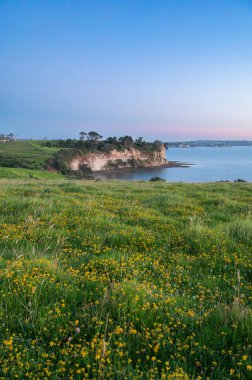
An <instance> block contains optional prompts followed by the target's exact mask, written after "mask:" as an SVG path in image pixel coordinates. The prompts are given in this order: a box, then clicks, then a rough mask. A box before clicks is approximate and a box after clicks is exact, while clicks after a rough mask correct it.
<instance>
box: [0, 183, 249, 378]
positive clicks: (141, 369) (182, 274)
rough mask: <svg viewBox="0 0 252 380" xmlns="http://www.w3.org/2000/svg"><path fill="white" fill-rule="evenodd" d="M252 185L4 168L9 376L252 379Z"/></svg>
mask: <svg viewBox="0 0 252 380" xmlns="http://www.w3.org/2000/svg"><path fill="white" fill-rule="evenodd" d="M251 191H252V186H251V185H250V184H243V183H241V184H240V183H236V184H231V183H221V184H205V185H191V184H190V185H188V184H166V183H161V182H160V183H159V182H145V183H134V182H131V183H127V182H124V183H120V182H113V181H112V182H104V181H102V182H92V183H90V182H86V181H82V182H75V181H71V182H69V181H66V180H59V181H55V180H54V181H45V180H43V181H39V180H36V182H35V181H32V180H29V181H22V182H21V181H19V182H18V181H8V182H7V181H6V180H5V181H2V182H1V184H0V209H1V220H0V247H1V252H2V254H1V258H0V275H1V289H0V302H1V307H0V335H1V340H0V356H1V369H0V378H1V379H6V378H9V379H14V378H19V379H26V378H27V379H28V378H31V379H35V378H36V379H54V380H56V379H62V380H64V379H74V380H75V379H85V378H89V379H106V378H107V379H170V380H174V379H184V380H186V379H187V380H189V379H190V380H191V379H205V380H207V379H211V380H214V379H215V380H217V379H219V380H222V379H251V374H252V361H251V334H252V314H251V302H252V288H251V276H252V264H251V251H252V238H251V226H252V219H251V215H252V202H251Z"/></svg>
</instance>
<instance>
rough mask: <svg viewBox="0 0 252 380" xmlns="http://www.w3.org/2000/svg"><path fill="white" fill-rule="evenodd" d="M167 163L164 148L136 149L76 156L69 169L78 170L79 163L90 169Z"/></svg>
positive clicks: (97, 169)
mask: <svg viewBox="0 0 252 380" xmlns="http://www.w3.org/2000/svg"><path fill="white" fill-rule="evenodd" d="M166 164H168V161H167V160H166V158H165V148H164V146H162V148H161V149H160V151H156V152H150V153H149V152H148V153H146V152H142V151H140V150H137V149H131V150H125V151H123V152H119V151H117V150H112V151H111V152H110V153H89V154H85V155H83V156H78V157H76V158H74V159H73V160H72V161H71V162H70V168H71V170H78V169H79V168H80V166H81V165H87V166H89V167H90V168H91V169H92V171H100V170H111V169H115V168H131V167H152V166H161V165H166Z"/></svg>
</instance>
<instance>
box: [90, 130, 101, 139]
mask: <svg viewBox="0 0 252 380" xmlns="http://www.w3.org/2000/svg"><path fill="white" fill-rule="evenodd" d="M87 137H88V140H94V141H99V140H101V139H102V136H101V135H100V134H99V133H97V132H94V131H92V132H88V134H87Z"/></svg>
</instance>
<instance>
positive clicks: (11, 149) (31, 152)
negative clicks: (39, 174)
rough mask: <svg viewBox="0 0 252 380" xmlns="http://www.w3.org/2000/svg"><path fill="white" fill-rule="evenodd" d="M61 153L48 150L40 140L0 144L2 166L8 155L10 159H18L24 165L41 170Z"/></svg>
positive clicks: (55, 149)
mask: <svg viewBox="0 0 252 380" xmlns="http://www.w3.org/2000/svg"><path fill="white" fill-rule="evenodd" d="M57 151H59V148H55V147H52V148H48V147H44V146H42V141H39V140H22V141H21V140H16V141H9V142H5V143H1V144H0V166H8V164H7V165H1V158H2V160H3V159H5V156H6V155H7V156H8V157H10V158H13V159H16V160H18V161H20V162H23V163H24V164H27V166H29V167H30V168H32V169H40V168H43V166H44V165H45V164H46V162H47V161H48V160H49V159H50V158H52V157H53V156H54V154H55V153H56V152H57Z"/></svg>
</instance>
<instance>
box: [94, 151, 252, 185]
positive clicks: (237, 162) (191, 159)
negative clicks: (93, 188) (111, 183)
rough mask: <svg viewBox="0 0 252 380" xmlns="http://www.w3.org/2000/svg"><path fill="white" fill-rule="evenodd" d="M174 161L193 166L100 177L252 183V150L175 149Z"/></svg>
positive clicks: (168, 155) (171, 154) (114, 173)
mask: <svg viewBox="0 0 252 380" xmlns="http://www.w3.org/2000/svg"><path fill="white" fill-rule="evenodd" d="M166 157H167V159H168V160H170V161H178V162H183V163H190V164H192V165H191V166H190V167H187V168H180V167H179V168H146V169H134V170H133V169H130V170H125V171H123V170H121V171H116V172H113V173H102V174H99V177H100V178H107V179H120V180H149V179H150V178H151V177H155V176H158V177H162V178H164V179H166V180H167V181H170V182H181V181H182V182H215V181H223V180H229V181H233V180H235V179H238V178H241V179H244V180H246V181H249V182H252V146H251V147H231V148H217V147H216V148H171V149H168V150H167V152H166Z"/></svg>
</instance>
